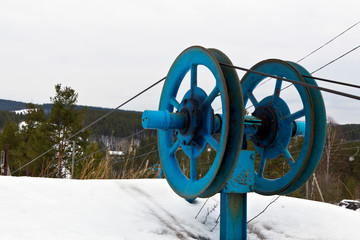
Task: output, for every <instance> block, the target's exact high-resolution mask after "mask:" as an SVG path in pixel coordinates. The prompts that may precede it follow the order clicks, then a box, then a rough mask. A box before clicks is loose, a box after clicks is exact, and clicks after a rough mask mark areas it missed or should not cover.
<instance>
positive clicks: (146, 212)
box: [0, 177, 360, 240]
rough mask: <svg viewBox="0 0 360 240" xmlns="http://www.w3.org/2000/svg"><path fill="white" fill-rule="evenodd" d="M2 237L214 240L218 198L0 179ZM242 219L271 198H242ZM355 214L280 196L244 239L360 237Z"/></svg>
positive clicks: (111, 183)
mask: <svg viewBox="0 0 360 240" xmlns="http://www.w3.org/2000/svg"><path fill="white" fill-rule="evenodd" d="M0 193H1V202H0V213H1V216H2V218H1V220H0V226H1V227H0V229H1V234H0V235H1V237H0V238H1V239H37V240H42V239H47V240H48V239H61V240H63V239H76V240H78V239H80V240H82V239H87V240H88V239H97V240H98V239H105V240H107V239H109V240H110V239H143V240H145V239H146V240H147V239H160V240H161V239H166V240H171V239H219V226H217V227H216V228H215V229H214V231H213V232H211V231H210V230H211V229H212V228H213V227H214V226H215V221H216V218H217V217H218V215H219V210H220V209H219V195H216V196H214V197H212V198H210V199H209V201H208V202H207V203H206V205H205V206H204V208H203V209H202V211H201V212H200V214H199V215H198V217H197V218H196V219H195V216H196V215H197V214H198V213H199V210H200V208H201V207H202V206H203V204H204V202H205V200H206V199H198V200H197V201H196V202H195V203H194V204H189V203H188V202H186V201H185V200H183V199H182V198H180V197H178V196H177V195H176V194H175V193H174V192H173V191H172V190H171V188H170V187H169V186H168V184H167V182H166V180H163V179H146V180H63V179H41V178H26V177H0ZM248 196H249V198H248V218H249V219H250V218H252V217H253V216H255V215H256V214H258V213H259V212H260V211H261V210H262V209H263V208H264V207H265V206H266V205H267V204H268V203H269V202H270V201H271V200H272V199H273V198H274V197H265V196H260V195H257V194H249V195H248ZM359 223H360V213H359V212H355V211H351V210H348V209H344V208H341V207H338V206H333V205H330V204H323V203H319V202H313V201H307V200H301V199H295V198H289V197H280V198H279V199H278V200H277V201H276V202H275V203H274V204H272V205H271V206H270V207H269V208H268V210H267V211H266V212H265V213H264V214H262V215H260V216H259V217H258V218H256V219H255V220H254V221H252V222H251V223H249V225H248V239H358V238H359V237H358V236H359V235H360V230H359V227H358V225H359Z"/></svg>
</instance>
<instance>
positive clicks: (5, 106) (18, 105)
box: [0, 99, 25, 111]
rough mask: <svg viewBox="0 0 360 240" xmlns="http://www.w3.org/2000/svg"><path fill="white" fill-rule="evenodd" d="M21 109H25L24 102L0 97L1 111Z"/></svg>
mask: <svg viewBox="0 0 360 240" xmlns="http://www.w3.org/2000/svg"><path fill="white" fill-rule="evenodd" d="M22 109H25V103H24V102H18V101H12V100H4V99H0V110H2V111H16V110H22Z"/></svg>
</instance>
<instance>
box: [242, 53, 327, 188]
mask: <svg viewBox="0 0 360 240" xmlns="http://www.w3.org/2000/svg"><path fill="white" fill-rule="evenodd" d="M251 70H254V71H258V72H262V73H267V74H271V75H275V76H278V77H281V78H287V79H291V80H296V81H299V82H303V83H307V84H311V85H316V82H315V81H314V80H313V79H312V78H306V77H303V75H306V76H311V75H310V73H309V72H307V71H306V70H305V69H304V68H303V67H301V66H300V65H298V64H296V63H293V62H285V61H281V60H277V59H269V60H265V61H262V62H260V63H258V64H256V65H255V66H253V67H252V68H251ZM265 78H266V77H265V76H263V75H259V74H256V73H252V72H248V73H246V74H245V75H244V77H243V78H242V80H241V86H242V90H243V94H244V104H245V106H246V104H247V103H248V101H250V102H251V104H252V105H253V106H254V109H255V110H254V111H253V113H252V115H253V116H255V117H256V118H258V119H260V120H261V126H260V128H259V130H258V131H257V133H256V134H255V135H253V136H251V140H252V142H253V145H254V147H255V150H256V152H257V155H258V156H259V158H260V161H259V166H258V168H257V169H256V170H257V171H256V173H255V187H254V191H255V192H257V193H260V194H263V195H272V194H286V193H290V192H292V191H295V190H296V189H297V188H299V187H300V186H301V185H302V184H303V183H304V182H305V181H306V180H307V179H308V178H309V177H310V175H311V174H312V173H313V171H314V170H315V168H316V166H317V165H318V163H319V160H320V157H321V154H322V149H323V147H324V143H325V133H326V113H325V106H324V101H323V98H322V95H321V93H320V91H319V90H317V89H313V88H308V87H304V86H301V85H298V84H294V87H295V89H296V91H297V93H298V96H299V97H300V99H301V103H302V107H301V108H300V110H297V111H295V112H291V111H290V107H289V106H288V104H287V102H286V101H285V100H284V99H283V98H282V97H281V96H282V95H283V94H281V90H282V87H283V81H282V80H281V79H276V83H275V88H274V89H273V91H272V93H271V94H270V95H268V96H265V97H263V98H260V97H259V96H257V95H256V94H255V93H254V90H255V88H256V87H257V86H258V85H259V83H260V82H262V81H263V80H264V79H265ZM301 103H299V104H301ZM298 119H304V120H305V125H304V129H303V132H302V134H301V135H303V136H304V138H303V143H302V147H301V150H300V153H297V154H296V155H298V156H297V158H296V157H295V156H294V155H295V154H292V153H290V151H289V143H290V140H291V137H292V136H293V135H294V126H296V121H295V120H298ZM299 126H300V125H299ZM279 156H280V157H283V158H285V159H286V161H285V163H286V164H287V165H288V171H287V172H284V173H283V175H281V176H280V177H277V178H271V177H267V176H265V175H264V171H265V168H266V166H267V165H268V163H270V161H272V160H273V159H275V158H277V157H279Z"/></svg>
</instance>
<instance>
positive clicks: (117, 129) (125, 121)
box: [0, 99, 154, 138]
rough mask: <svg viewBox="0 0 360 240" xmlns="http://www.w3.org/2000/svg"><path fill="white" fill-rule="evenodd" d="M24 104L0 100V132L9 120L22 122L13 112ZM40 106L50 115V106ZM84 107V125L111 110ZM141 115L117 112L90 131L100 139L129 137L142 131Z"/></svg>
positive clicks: (79, 107)
mask: <svg viewBox="0 0 360 240" xmlns="http://www.w3.org/2000/svg"><path fill="white" fill-rule="evenodd" d="M25 104H26V103H24V102H18V101H12V100H3V99H0V130H1V129H2V128H3V127H4V125H5V123H6V122H7V121H9V120H12V121H14V122H17V123H19V122H21V121H23V120H24V118H25V116H24V115H23V114H16V113H15V112H14V111H17V110H23V109H25V108H26V107H25ZM40 106H41V107H42V108H43V109H44V111H45V114H50V111H51V108H52V104H50V103H45V104H42V105H40ZM84 107H85V106H81V105H78V106H77V108H78V109H82V108H84ZM86 107H87V111H86V113H85V119H84V124H85V125H88V124H90V123H92V122H93V121H95V120H96V119H98V118H99V117H101V116H103V115H104V114H106V113H107V112H109V111H112V110H113V109H110V108H101V107H92V106H86ZM141 115H142V112H137V111H125V110H118V111H116V112H114V113H113V114H111V115H109V116H108V117H106V118H105V119H103V120H101V121H100V122H99V123H97V124H95V125H93V126H92V127H91V131H92V133H93V136H94V137H96V138H100V137H101V136H114V137H119V138H121V137H125V136H129V135H131V134H132V133H134V132H137V131H139V130H141V129H142V126H141ZM150 132H152V131H150ZM152 134H154V133H152Z"/></svg>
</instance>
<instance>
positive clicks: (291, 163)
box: [282, 148, 295, 167]
mask: <svg viewBox="0 0 360 240" xmlns="http://www.w3.org/2000/svg"><path fill="white" fill-rule="evenodd" d="M282 153H283V154H284V156H285V158H286V160H287V162H288V163H289V165H290V167H292V166H294V164H295V161H294V158H293V157H292V156H291V154H290V152H289V150H288V149H287V148H284V149H282Z"/></svg>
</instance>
